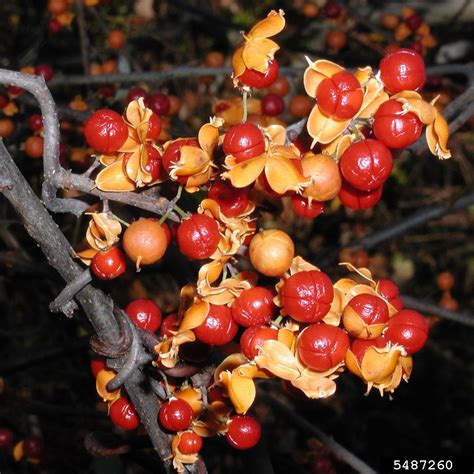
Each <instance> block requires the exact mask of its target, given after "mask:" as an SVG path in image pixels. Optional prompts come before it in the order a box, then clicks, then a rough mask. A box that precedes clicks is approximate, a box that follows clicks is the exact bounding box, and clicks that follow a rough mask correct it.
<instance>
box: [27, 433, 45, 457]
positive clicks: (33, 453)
mask: <svg viewBox="0 0 474 474" xmlns="http://www.w3.org/2000/svg"><path fill="white" fill-rule="evenodd" d="M23 449H24V451H25V454H26V457H27V458H33V459H40V458H41V456H42V455H43V450H44V442H43V439H42V438H40V437H39V436H35V435H32V436H28V438H25V439H24V441H23Z"/></svg>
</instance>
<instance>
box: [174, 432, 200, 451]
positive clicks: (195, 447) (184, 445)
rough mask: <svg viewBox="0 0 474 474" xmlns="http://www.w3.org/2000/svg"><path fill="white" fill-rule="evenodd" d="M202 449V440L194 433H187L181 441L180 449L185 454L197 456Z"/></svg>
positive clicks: (182, 436)
mask: <svg viewBox="0 0 474 474" xmlns="http://www.w3.org/2000/svg"><path fill="white" fill-rule="evenodd" d="M201 448H202V438H201V437H200V436H199V435H198V434H196V433H194V432H192V431H185V432H184V433H183V434H182V435H181V438H180V440H179V444H178V449H179V450H180V451H181V452H182V453H183V454H197V453H199V451H201Z"/></svg>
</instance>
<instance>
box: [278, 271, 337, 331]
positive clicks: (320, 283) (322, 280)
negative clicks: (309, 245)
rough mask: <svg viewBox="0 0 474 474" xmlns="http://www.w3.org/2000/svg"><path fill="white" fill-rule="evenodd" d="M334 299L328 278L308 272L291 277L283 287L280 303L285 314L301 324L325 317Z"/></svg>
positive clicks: (321, 274)
mask: <svg viewBox="0 0 474 474" xmlns="http://www.w3.org/2000/svg"><path fill="white" fill-rule="evenodd" d="M333 297H334V289H333V286H332V282H331V280H330V279H329V277H328V276H327V275H326V274H325V273H323V272H320V271H317V270H310V271H304V272H298V273H295V274H294V275H291V276H290V277H289V278H288V279H287V280H286V281H285V285H284V286H283V291H282V303H283V309H284V310H285V312H286V313H287V314H288V315H289V316H291V317H292V318H293V319H296V321H299V322H301V323H315V322H317V321H320V320H321V319H323V318H324V316H326V314H327V313H328V312H329V309H330V307H331V303H332V299H333Z"/></svg>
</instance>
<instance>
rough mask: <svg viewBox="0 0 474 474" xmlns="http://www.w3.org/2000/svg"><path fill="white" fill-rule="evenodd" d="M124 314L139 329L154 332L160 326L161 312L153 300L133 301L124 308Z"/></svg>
mask: <svg viewBox="0 0 474 474" xmlns="http://www.w3.org/2000/svg"><path fill="white" fill-rule="evenodd" d="M125 312H126V313H127V314H128V316H129V317H130V319H131V320H132V321H133V322H134V323H135V324H136V326H137V327H139V328H141V329H146V330H147V331H151V332H155V331H158V329H159V328H160V326H161V319H162V316H161V310H160V308H159V307H158V305H157V304H156V303H155V302H154V301H153V300H145V299H138V300H134V301H132V302H131V303H130V304H129V305H128V306H127V307H126V308H125Z"/></svg>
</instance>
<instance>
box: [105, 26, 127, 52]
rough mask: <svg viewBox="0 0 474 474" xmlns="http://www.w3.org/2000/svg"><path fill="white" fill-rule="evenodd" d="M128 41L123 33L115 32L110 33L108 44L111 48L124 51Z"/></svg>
mask: <svg viewBox="0 0 474 474" xmlns="http://www.w3.org/2000/svg"><path fill="white" fill-rule="evenodd" d="M126 39H127V37H126V36H125V33H124V32H123V31H120V30H113V31H111V32H110V33H109V36H107V44H108V45H109V48H112V49H122V48H123V45H124V44H125V41H126Z"/></svg>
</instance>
